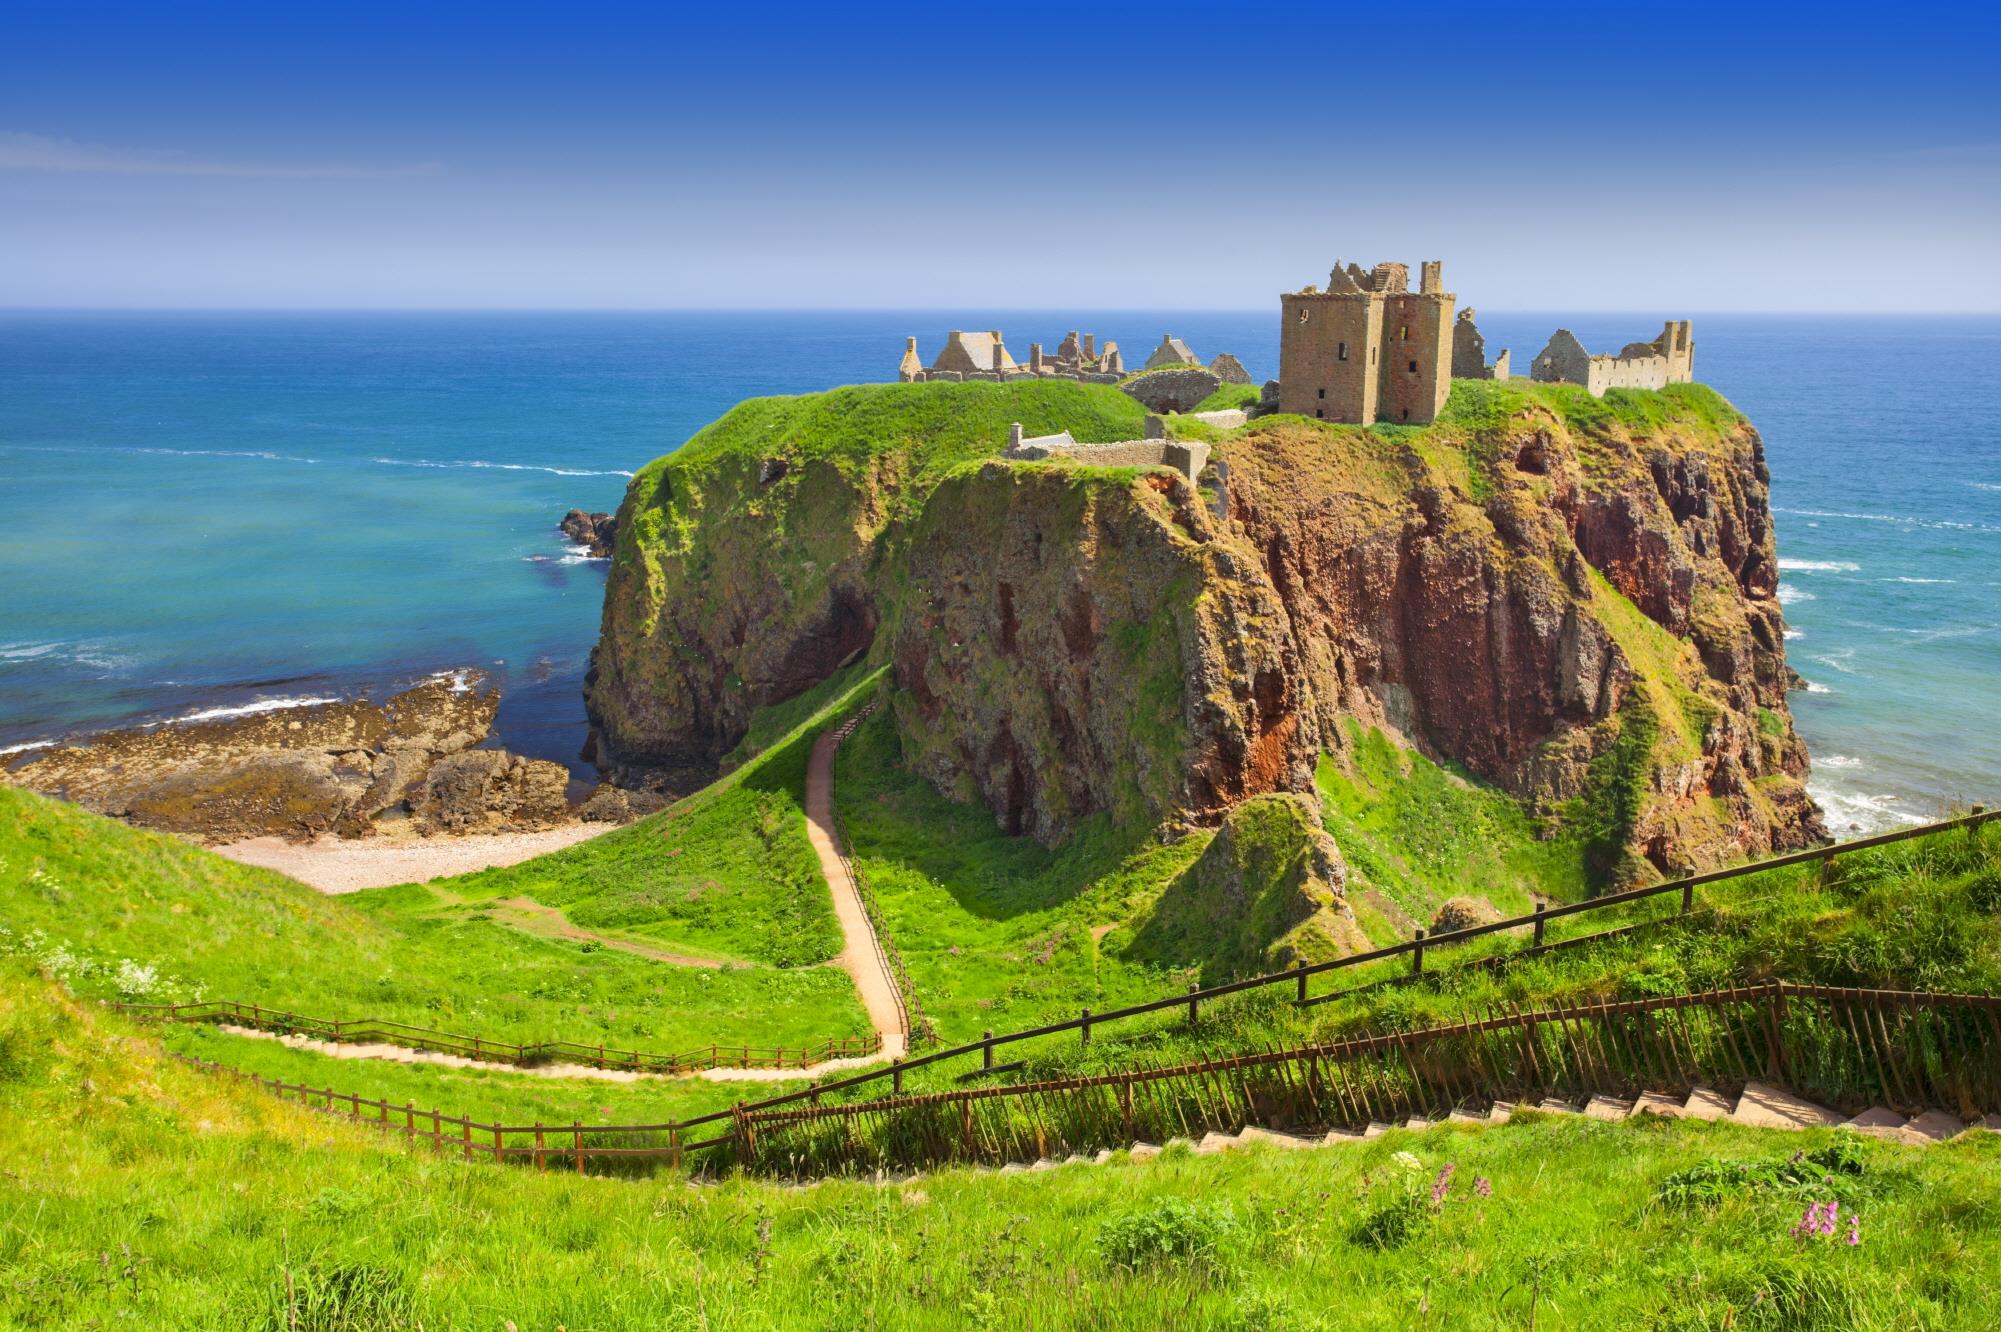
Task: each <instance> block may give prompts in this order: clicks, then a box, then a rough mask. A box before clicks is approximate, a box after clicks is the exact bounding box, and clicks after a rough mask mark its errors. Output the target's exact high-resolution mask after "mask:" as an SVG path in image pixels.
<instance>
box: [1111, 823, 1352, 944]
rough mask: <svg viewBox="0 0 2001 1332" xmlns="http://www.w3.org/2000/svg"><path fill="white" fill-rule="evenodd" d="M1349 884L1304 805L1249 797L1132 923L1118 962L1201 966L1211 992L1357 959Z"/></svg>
mask: <svg viewBox="0 0 2001 1332" xmlns="http://www.w3.org/2000/svg"><path fill="white" fill-rule="evenodd" d="M1347 881H1348V870H1347V866H1346V865H1345V864H1343V863H1342V860H1341V852H1340V849H1339V848H1338V847H1336V846H1335V844H1334V839H1333V838H1332V837H1329V836H1328V835H1327V833H1326V831H1325V830H1324V829H1322V828H1321V826H1320V818H1319V810H1318V809H1317V808H1316V806H1315V805H1314V803H1313V802H1312V801H1311V800H1309V799H1307V798H1306V797H1303V796H1297V795H1266V796H1254V797H1252V798H1251V799H1248V800H1245V801H1243V802H1242V803H1240V804H1238V805H1237V806H1236V807H1235V808H1233V809H1232V810H1231V811H1230V812H1229V813H1228V814H1227V815H1226V816H1225V817H1224V819H1223V823H1222V826H1221V827H1220V828H1218V829H1217V830H1216V835H1215V837H1213V838H1212V839H1210V842H1209V845H1208V846H1207V847H1206V848H1205V849H1204V850H1203V852H1202V855H1201V856H1200V858H1198V859H1197V860H1196V861H1195V863H1194V864H1193V865H1191V866H1189V867H1188V869H1187V870H1185V871H1183V872H1182V874H1181V875H1180V876H1179V877H1177V878H1176V879H1175V881H1174V882H1173V883H1172V884H1170V885H1169V886H1168V888H1167V890H1166V891H1165V892H1164V893H1162V894H1161V896H1160V898H1159V900H1158V901H1157V902H1155V904H1154V906H1153V908H1152V910H1151V911H1150V912H1149V913H1148V915H1147V916H1146V918H1145V919H1144V920H1143V921H1141V922H1139V923H1137V924H1136V926H1135V927H1134V929H1133V932H1132V937H1131V939H1130V941H1129V942H1128V943H1127V944H1126V946H1125V953H1126V956H1127V957H1129V958H1132V959H1134V960H1137V961H1147V962H1154V963H1159V964H1163V965H1169V966H1173V965H1179V964H1185V963H1188V962H1190V961H1195V960H1200V962H1201V964H1202V979H1203V980H1204V982H1205V983H1210V984H1214V983H1217V982H1220V981H1224V980H1228V979H1231V978H1233V977H1236V976H1249V975H1257V974H1261V973H1265V972H1270V971H1275V970H1278V969H1279V968H1282V967H1289V966H1293V965H1294V964H1296V963H1299V962H1321V961H1326V960H1328V959H1330V958H1336V957H1346V956H1348V955H1349V954H1351V953H1357V952H1363V951H1366V950H1367V948H1368V946H1369V941H1368V939H1367V938H1366V937H1364V936H1363V934H1362V931H1361V929H1360V928H1359V927H1357V925H1356V924H1355V917H1354V913H1353V912H1352V911H1350V910H1349V907H1348V901H1347V895H1346V891H1347Z"/></svg>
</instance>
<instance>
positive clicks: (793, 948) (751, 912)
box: [432, 667, 880, 1035]
mask: <svg viewBox="0 0 2001 1332" xmlns="http://www.w3.org/2000/svg"><path fill="white" fill-rule="evenodd" d="M879 676H880V672H874V673H870V672H866V671H862V670H860V668H859V667H857V668H855V669H851V670H849V671H845V672H841V673H839V674H838V675H836V676H835V677H832V678H831V679H830V681H829V682H828V684H827V685H825V686H823V687H821V688H819V689H815V690H809V691H808V692H807V694H805V695H801V696H799V697H798V698H795V699H793V700H790V701H788V702H787V703H785V704H781V705H779V707H778V708H776V709H768V710H767V712H769V713H770V714H771V715H770V716H769V717H768V718H764V719H762V720H760V721H759V722H758V723H757V725H756V726H755V728H754V730H753V735H756V736H761V737H773V736H778V735H780V734H782V735H783V738H782V739H780V740H775V741H767V743H766V745H765V747H763V748H762V749H761V750H760V751H759V752H758V753H757V755H756V757H754V758H752V759H750V760H748V761H747V762H745V763H743V764H742V765H741V766H739V767H737V768H736V769H735V770H734V771H732V772H730V773H729V774H728V775H726V776H724V777H723V778H721V779H720V780H718V781H716V782H714V783H712V784H710V785H709V786H706V787H704V788H702V789H701V790H700V791H698V792H696V793H695V794H694V795H691V796H689V797H688V798H687V799H685V800H682V801H680V802H679V803H677V804H675V805H674V806H673V807H672V808H670V809H667V810H665V811H663V812H662V813H660V814H657V815H654V816H653V817H651V818H648V819H645V820H642V821H641V822H639V823H636V824H634V825H632V826H630V827H627V828H621V829H619V830H617V831H615V832H612V833H608V834H606V835H605V836H603V837H596V838H592V839H591V840H590V841H588V842H582V843H579V844H578V845H576V846H573V847H569V848H566V849H565V850H562V851H558V852H555V853H552V854H550V855H546V856H538V857H537V858H535V859H534V860H529V861H524V862H523V863H521V864H519V865H510V866H506V867H504V868H501V869H492V870H483V871H481V872H479V873H476V874H468V875H462V876H460V877H458V878H455V879H444V880H439V881H438V882H437V883H435V884H434V885H432V888H433V892H434V893H435V894H436V895H437V896H438V898H439V899H440V901H444V900H447V899H449V900H450V901H452V902H454V903H456V902H458V901H460V900H463V901H465V902H468V903H471V904H473V905H474V906H477V905H478V904H479V903H482V902H490V901H493V900H495V899H500V898H511V897H517V896H526V897H529V898H532V899H534V900H535V901H537V902H541V903H544V904H545V905H548V906H553V907H560V908H562V910H563V912H564V914H565V915H566V916H568V917H569V919H570V920H571V921H572V922H574V923H575V924H577V925H580V926H583V927H584V928H586V929H592V930H615V931H618V932H619V933H621V934H623V935H626V936H629V937H631V938H635V939H643V940H645V941H646V942H648V943H650V944H654V945H657V946H659V947H661V948H664V949H667V950H668V951H673V952H683V953H688V954H691V955H694V956H701V957H731V958H741V959H744V960H746V961H752V962H758V963H763V964H767V965H770V966H780V967H800V966H805V965H808V964H811V963H815V962H823V961H826V960H827V959H829V958H832V957H834V956H835V955H837V954H838V953H839V952H840V950H841V933H840V926H839V925H838V923H837V922H836V921H835V919H834V908H833V902H832V900H831V899H830V898H829V896H828V894H827V885H826V880H824V879H823V878H821V876H820V863H819V861H818V860H817V859H816V858H815V857H814V854H813V847H812V844H811V843H810V842H808V841H807V839H806V814H805V799H806V761H807V758H808V756H809V755H810V754H811V752H812V749H813V741H814V740H815V739H816V738H817V737H818V736H819V734H820V732H821V731H822V730H824V729H826V728H827V727H828V726H831V725H835V724H837V723H838V721H839V719H840V718H841V717H842V716H844V715H845V714H846V713H847V712H848V711H850V710H852V709H853V708H855V707H858V706H859V705H860V702H861V700H862V699H863V698H864V697H865V696H866V694H867V692H868V691H869V690H871V689H873V688H875V686H876V682H877V680H878V678H879ZM809 695H810V696H809ZM780 727H784V731H783V732H782V733H781V731H780V729H779V728H780ZM450 909H463V908H459V907H456V906H454V907H452V908H450ZM825 1034H827V1035H838V1034H840V1033H839V1032H832V1031H830V1032H827V1033H825Z"/></svg>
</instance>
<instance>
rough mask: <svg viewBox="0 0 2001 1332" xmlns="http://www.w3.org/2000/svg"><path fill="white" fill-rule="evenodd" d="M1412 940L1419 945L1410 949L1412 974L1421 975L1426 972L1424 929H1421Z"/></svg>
mask: <svg viewBox="0 0 2001 1332" xmlns="http://www.w3.org/2000/svg"><path fill="white" fill-rule="evenodd" d="M1411 942H1412V943H1414V944H1416V945H1417V946H1416V947H1415V948H1413V949H1411V950H1410V974H1411V975H1413V976H1421V975H1423V974H1424V931H1423V930H1419V931H1418V932H1417V937H1416V938H1415V939H1413V940H1411Z"/></svg>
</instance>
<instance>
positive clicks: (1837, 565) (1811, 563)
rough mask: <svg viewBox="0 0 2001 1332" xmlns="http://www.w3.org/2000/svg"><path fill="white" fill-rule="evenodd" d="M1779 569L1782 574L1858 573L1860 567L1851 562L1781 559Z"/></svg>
mask: <svg viewBox="0 0 2001 1332" xmlns="http://www.w3.org/2000/svg"><path fill="white" fill-rule="evenodd" d="M1779 569H1780V571H1781V572H1784V573H1860V572H1861V570H1862V566H1861V565H1859V564H1856V563H1854V562H1853V561H1851V560H1787V559H1781V560H1780V561H1779Z"/></svg>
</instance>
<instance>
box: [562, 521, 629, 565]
mask: <svg viewBox="0 0 2001 1332" xmlns="http://www.w3.org/2000/svg"><path fill="white" fill-rule="evenodd" d="M557 528H558V529H559V530H560V531H561V532H562V534H563V535H564V536H566V537H568V538H569V539H570V540H571V541H573V542H575V543H576V544H577V545H579V546H582V547H583V548H584V549H585V550H587V551H589V552H590V554H591V558H592V559H598V560H608V559H610V558H611V553H612V551H613V550H614V549H615V548H616V547H617V545H618V515H616V514H610V513H586V512H584V511H583V510H582V509H572V510H570V511H569V512H568V513H566V514H564V515H563V521H562V522H560V523H558V524H557Z"/></svg>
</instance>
